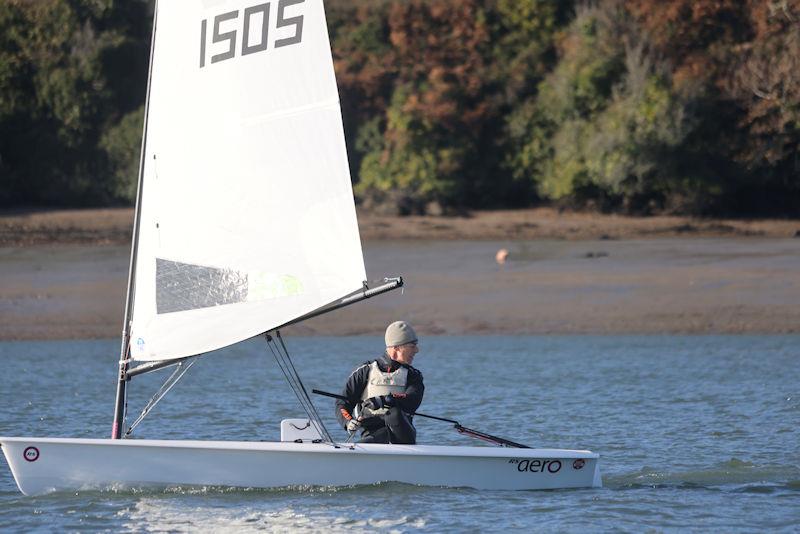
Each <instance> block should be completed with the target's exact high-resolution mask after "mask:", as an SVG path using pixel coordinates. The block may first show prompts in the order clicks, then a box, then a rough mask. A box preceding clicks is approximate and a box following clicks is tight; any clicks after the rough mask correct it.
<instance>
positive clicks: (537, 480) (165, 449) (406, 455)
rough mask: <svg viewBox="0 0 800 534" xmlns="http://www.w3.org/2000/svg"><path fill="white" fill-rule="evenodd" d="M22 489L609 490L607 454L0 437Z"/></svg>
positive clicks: (32, 491)
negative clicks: (381, 486) (604, 468)
mask: <svg viewBox="0 0 800 534" xmlns="http://www.w3.org/2000/svg"><path fill="white" fill-rule="evenodd" d="M0 445H2V448H3V452H4V453H5V457H6V460H7V461H8V464H9V466H10V467H11V471H12V473H13V474H14V479H15V480H16V482H17V485H18V486H19V489H20V491H22V493H24V494H26V495H35V494H42V493H47V492H50V491H57V490H81V489H108V488H125V487H165V486H170V485H192V486H194V485H200V486H230V487H246V488H271V487H284V486H305V485H313V486H316V485H321V486H350V485H356V484H374V483H378V482H388V481H392V482H404V483H409V484H418V485H426V486H450V487H470V488H476V489H490V490H533V489H557V488H589V487H600V486H601V485H602V482H601V478H600V467H599V464H598V455H597V454H596V453H592V452H589V451H572V450H562V449H512V448H494V447H491V448H490V447H450V446H434V445H376V444H355V445H349V444H347V445H345V444H342V445H341V446H340V447H339V448H335V447H333V446H331V445H326V444H313V443H267V442H236V441H164V440H109V439H63V438H0Z"/></svg>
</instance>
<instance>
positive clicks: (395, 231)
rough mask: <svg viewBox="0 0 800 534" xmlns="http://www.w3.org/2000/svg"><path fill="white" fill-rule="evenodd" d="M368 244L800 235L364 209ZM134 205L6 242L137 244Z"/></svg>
mask: <svg viewBox="0 0 800 534" xmlns="http://www.w3.org/2000/svg"><path fill="white" fill-rule="evenodd" d="M358 221H359V229H360V231H361V239H362V241H364V242H370V241H382V240H443V241H452V240H513V241H525V240H536V239H558V240H567V241H585V240H623V239H637V238H647V239H650V238H673V237H681V238H695V237H720V238H723V237H733V238H740V237H752V238H768V239H770V238H771V239H776V238H793V237H800V220H795V219H701V218H695V217H683V216H653V217H629V216H621V215H603V214H596V213H577V212H559V211H558V210H556V209H553V208H532V209H524V210H493V211H476V212H473V213H471V214H469V215H467V216H432V215H424V216H420V215H412V216H405V217H399V216H387V215H376V214H372V213H366V212H363V211H358ZM132 227H133V209H132V208H102V209H80V210H76V209H73V210H27V211H22V210H6V211H0V247H25V246H31V245H57V244H65V245H125V244H130V240H131V234H132Z"/></svg>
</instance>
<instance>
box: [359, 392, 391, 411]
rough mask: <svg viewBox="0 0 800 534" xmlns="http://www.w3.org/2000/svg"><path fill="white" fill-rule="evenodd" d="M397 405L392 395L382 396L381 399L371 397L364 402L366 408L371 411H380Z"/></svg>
mask: <svg viewBox="0 0 800 534" xmlns="http://www.w3.org/2000/svg"><path fill="white" fill-rule="evenodd" d="M394 405H395V400H394V397H392V396H391V395H381V396H380V397H371V398H369V399H367V400H366V401H364V406H366V407H367V408H369V409H370V410H380V409H381V408H391V407H392V406H394Z"/></svg>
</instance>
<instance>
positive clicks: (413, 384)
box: [336, 321, 425, 445]
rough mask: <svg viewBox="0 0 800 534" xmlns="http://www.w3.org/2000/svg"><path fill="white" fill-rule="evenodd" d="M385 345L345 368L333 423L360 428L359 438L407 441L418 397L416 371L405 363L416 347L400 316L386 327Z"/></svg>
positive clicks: (419, 388)
mask: <svg viewBox="0 0 800 534" xmlns="http://www.w3.org/2000/svg"><path fill="white" fill-rule="evenodd" d="M385 341H386V351H385V352H384V353H383V354H382V355H381V356H380V357H379V358H377V359H375V360H371V361H368V362H365V363H364V364H362V365H360V366H359V367H357V368H356V369H354V370H353V372H352V373H350V377H349V378H348V379H347V383H346V384H345V387H344V392H343V393H342V396H344V397H346V398H347V400H346V401H345V400H338V401H337V402H336V416H337V418H338V419H339V423H341V425H342V426H343V427H344V428H345V429H346V430H347V431H348V432H350V433H351V434H352V433H354V432H356V431H359V430H360V431H361V443H403V444H409V445H413V444H414V443H416V441H417V430H416V429H415V428H414V425H413V424H412V417H413V416H412V415H409V414H413V413H414V412H416V411H417V408H419V405H420V403H421V402H422V395H423V393H424V392H425V386H424V385H423V383H422V373H420V372H419V371H418V370H416V369H415V368H413V367H412V366H411V363H412V362H413V361H414V356H416V354H417V352H419V346H418V339H417V334H416V333H415V332H414V329H413V328H412V327H411V325H410V324H408V323H407V322H405V321H395V322H394V323H392V324H390V325H389V327H388V328H387V329H386V335H385Z"/></svg>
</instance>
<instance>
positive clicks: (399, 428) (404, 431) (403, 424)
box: [383, 407, 417, 445]
mask: <svg viewBox="0 0 800 534" xmlns="http://www.w3.org/2000/svg"><path fill="white" fill-rule="evenodd" d="M383 420H384V422H385V423H386V428H388V429H389V440H390V442H391V443H402V444H404V445H413V444H415V443H416V442H417V429H416V428H414V425H412V424H411V421H409V419H408V416H407V415H406V414H405V412H403V410H401V409H399V408H397V407H394V408H390V409H389V411H388V412H387V413H386V415H384V416H383Z"/></svg>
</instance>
